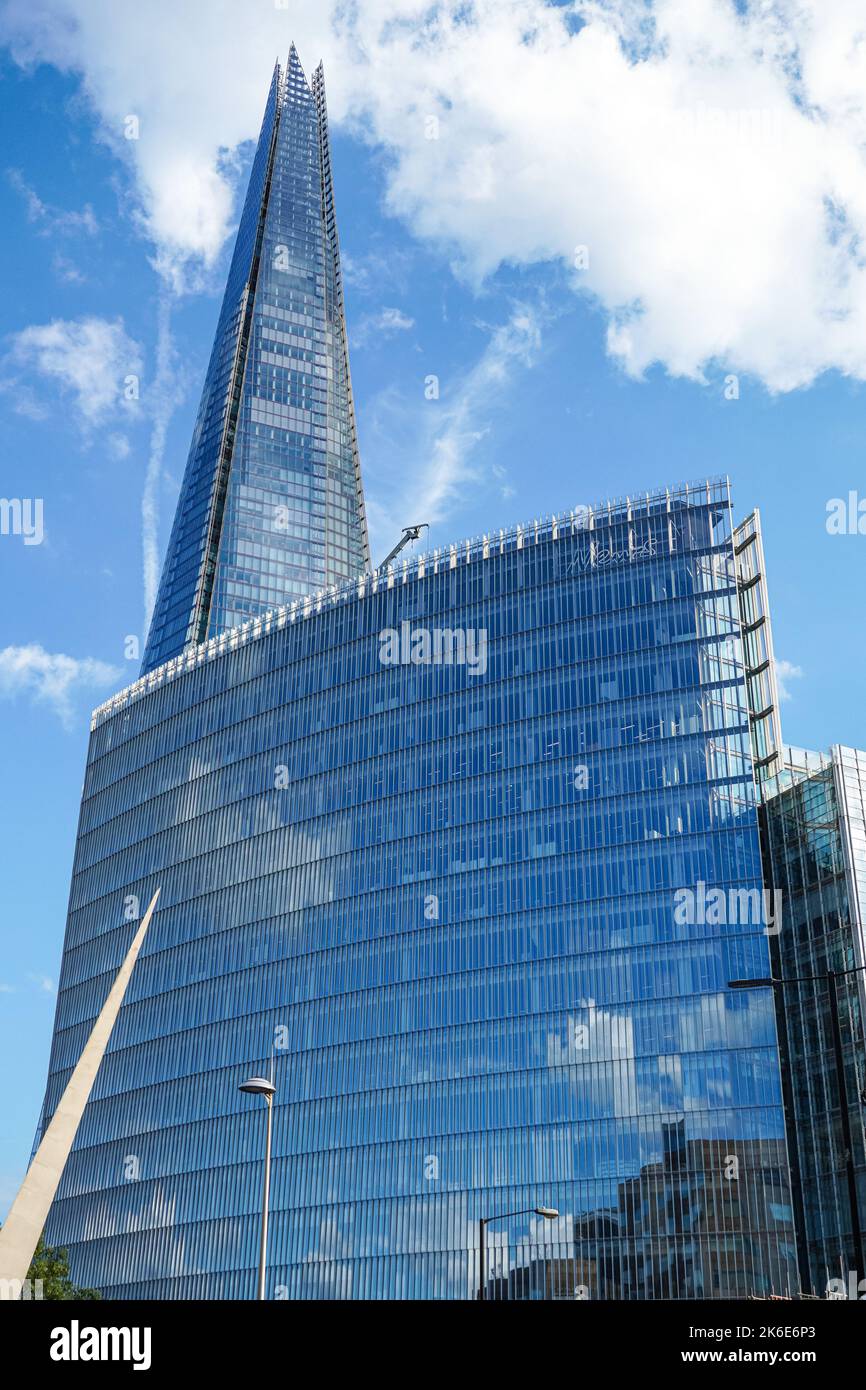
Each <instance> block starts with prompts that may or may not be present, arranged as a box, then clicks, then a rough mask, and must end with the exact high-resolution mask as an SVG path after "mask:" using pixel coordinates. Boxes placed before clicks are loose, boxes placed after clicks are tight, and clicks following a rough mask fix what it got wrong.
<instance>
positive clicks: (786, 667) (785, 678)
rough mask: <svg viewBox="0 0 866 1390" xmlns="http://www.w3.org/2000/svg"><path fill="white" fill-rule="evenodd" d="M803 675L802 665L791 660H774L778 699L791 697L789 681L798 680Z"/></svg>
mask: <svg viewBox="0 0 866 1390" xmlns="http://www.w3.org/2000/svg"><path fill="white" fill-rule="evenodd" d="M802 675H803V668H802V666H795V665H794V663H793V662H792V661H785V660H784V659H782V660H777V661H776V685H777V686H778V688H779V699H780V700H790V699H792V695H791V688H790V686H789V684H788V682H789V681H793V680H800V678H801V677H802Z"/></svg>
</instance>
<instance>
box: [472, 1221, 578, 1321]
mask: <svg viewBox="0 0 866 1390" xmlns="http://www.w3.org/2000/svg"><path fill="white" fill-rule="evenodd" d="M530 1214H531V1215H533V1216H543V1217H544V1219H545V1221H555V1220H556V1218H557V1217H558V1216H559V1212H558V1211H557V1209H556V1207H521V1208H520V1211H503V1212H500V1213H499V1215H498V1216H482V1217H481V1218H480V1219H479V1221H478V1253H479V1263H480V1275H481V1278H480V1281H479V1286H478V1298H479V1301H480V1302H481V1303H484V1302H485V1301H486V1298H487V1227H488V1226H489V1225H490V1223H491V1221H508V1220H510V1218H511V1217H512V1216H528V1215H530Z"/></svg>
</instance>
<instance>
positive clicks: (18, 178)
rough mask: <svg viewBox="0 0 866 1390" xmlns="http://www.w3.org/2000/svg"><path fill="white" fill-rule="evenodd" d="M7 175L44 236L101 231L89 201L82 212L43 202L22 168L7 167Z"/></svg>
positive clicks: (29, 215) (28, 215) (28, 216)
mask: <svg viewBox="0 0 866 1390" xmlns="http://www.w3.org/2000/svg"><path fill="white" fill-rule="evenodd" d="M6 177H7V179H8V180H9V182H10V183H11V185H12V187H13V188H14V189H15V191H16V193H19V194H20V195H21V197H22V198H23V200H24V205H25V207H26V209H27V220H28V221H29V222H34V223H36V224H38V227H39V231H40V233H41V234H42V235H43V236H50V235H51V234H52V233H55V232H63V233H68V234H73V235H74V234H76V233H84V235H85V236H96V234H97V232H98V231H99V223H98V222H97V220H96V217H95V215H94V212H93V208H92V207H91V206H90V204H89V203H85V205H84V207H83V208H82V209H81V211H80V212H75V211H69V210H67V209H65V208H57V207H54V206H53V205H52V204H51V203H45V202H43V200H42V199H41V198H40V197H39V195H38V194H37V193H36V191H35V189H33V188H31V187H30V185H29V184H28V183H27V181H26V180H25V178H24V175H23V174H22V173H21V170H20V169H7V170H6Z"/></svg>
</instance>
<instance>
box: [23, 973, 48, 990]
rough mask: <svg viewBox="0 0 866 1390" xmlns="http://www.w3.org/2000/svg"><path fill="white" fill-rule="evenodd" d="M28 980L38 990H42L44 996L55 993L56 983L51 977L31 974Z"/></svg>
mask: <svg viewBox="0 0 866 1390" xmlns="http://www.w3.org/2000/svg"><path fill="white" fill-rule="evenodd" d="M27 978H28V980H30V981H31V983H32V984H34V985H36V987H37V989H39V990H41V991H42V993H43V994H53V993H54V981H53V980H52V979H51V976H50V975H34V974H33V973H32V972H31V973H30V974H29V975H28V976H27Z"/></svg>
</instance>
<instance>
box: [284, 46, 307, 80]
mask: <svg viewBox="0 0 866 1390" xmlns="http://www.w3.org/2000/svg"><path fill="white" fill-rule="evenodd" d="M298 78H300V80H301V81H302V82H303V84H304V86H305V87H307V88H309V85H310V84H309V82H308V81H307V78H306V75H305V73H304V69H303V68H302V67H301V60H300V58H299V57H298V50H297V48H296V47H295V44H294V41H292V46H291V48H290V49H289V61H288V63H287V64H286V79H287V81H289V82H292V81H293V80H294V81H297V80H298Z"/></svg>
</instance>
